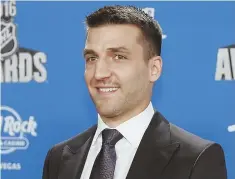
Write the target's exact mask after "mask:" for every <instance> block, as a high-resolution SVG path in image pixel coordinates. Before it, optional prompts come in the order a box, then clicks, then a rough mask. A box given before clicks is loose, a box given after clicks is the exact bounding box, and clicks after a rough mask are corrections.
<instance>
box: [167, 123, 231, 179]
mask: <svg viewBox="0 0 235 179" xmlns="http://www.w3.org/2000/svg"><path fill="white" fill-rule="evenodd" d="M169 126H170V134H171V140H172V141H177V142H179V143H180V148H179V150H178V151H176V153H175V155H174V156H173V158H172V160H171V162H170V163H169V165H168V167H167V168H168V169H169V170H171V171H172V173H171V174H173V175H174V174H175V175H176V176H181V177H182V178H190V179H191V178H192V179H194V178H195V179H204V178H205V179H206V178H208V179H210V178H211V179H212V178H213V179H217V178H218V179H220V178H221V179H225V178H226V177H227V176H226V165H225V159H224V152H223V149H222V147H221V146H220V145H219V144H217V143H215V142H213V141H210V140H206V139H203V138H201V137H199V136H196V135H194V134H192V133H190V132H188V131H186V130H184V129H182V128H180V127H178V126H176V125H174V124H169ZM169 170H168V171H169Z"/></svg>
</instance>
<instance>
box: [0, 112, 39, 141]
mask: <svg viewBox="0 0 235 179" xmlns="http://www.w3.org/2000/svg"><path fill="white" fill-rule="evenodd" d="M1 121H5V124H4V128H3V132H4V133H8V134H9V135H10V136H15V135H16V134H18V133H21V132H23V133H29V134H31V135H32V136H37V133H36V128H37V123H36V121H35V120H34V117H33V116H30V117H29V120H28V121H23V122H21V121H15V118H14V117H13V116H6V117H2V116H1ZM2 123H3V122H2Z"/></svg>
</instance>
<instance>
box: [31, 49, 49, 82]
mask: <svg viewBox="0 0 235 179" xmlns="http://www.w3.org/2000/svg"><path fill="white" fill-rule="evenodd" d="M46 61H47V58H46V55H45V54H44V53H42V52H39V53H36V54H35V55H34V65H35V67H36V68H37V69H38V71H39V72H34V79H35V81H37V82H38V83H42V82H44V81H45V80H46V79H47V71H46V68H45V67H44V66H43V63H46Z"/></svg>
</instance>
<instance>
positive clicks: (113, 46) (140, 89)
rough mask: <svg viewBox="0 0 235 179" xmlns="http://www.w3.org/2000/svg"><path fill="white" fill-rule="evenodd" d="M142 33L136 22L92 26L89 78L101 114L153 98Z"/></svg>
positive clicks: (88, 42) (114, 113)
mask: <svg viewBox="0 0 235 179" xmlns="http://www.w3.org/2000/svg"><path fill="white" fill-rule="evenodd" d="M140 35H141V32H140V30H139V29H138V28H137V27H135V26H132V25H104V26H100V27H95V28H90V29H89V30H88V33H87V40H86V44H85V49H84V57H85V60H86V67H85V80H86V84H87V87H88V90H89V93H90V95H91V98H92V100H93V102H94V103H95V105H96V108H97V111H98V113H99V114H100V115H101V116H104V117H107V118H111V117H116V116H117V115H121V114H125V113H127V112H129V111H131V110H133V109H135V108H138V106H140V105H143V103H144V102H146V99H147V100H149V98H150V95H151V94H150V93H151V83H150V81H149V76H150V75H149V74H150V71H149V66H148V63H147V62H146V59H144V56H145V55H144V49H143V44H142V43H141V42H140Z"/></svg>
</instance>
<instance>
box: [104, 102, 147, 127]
mask: <svg viewBox="0 0 235 179" xmlns="http://www.w3.org/2000/svg"><path fill="white" fill-rule="evenodd" d="M149 103H150V101H146V102H145V103H143V104H142V105H140V106H137V107H136V108H133V109H131V110H128V111H125V112H122V113H120V114H117V115H116V116H114V117H105V116H100V117H101V118H102V120H103V121H104V123H105V124H106V125H107V126H109V127H111V128H115V127H117V126H119V125H120V124H122V123H124V122H125V121H128V120H129V119H131V118H133V117H135V116H137V115H138V114H140V113H141V112H143V111H144V110H145V109H146V108H147V107H148V105H149Z"/></svg>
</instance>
